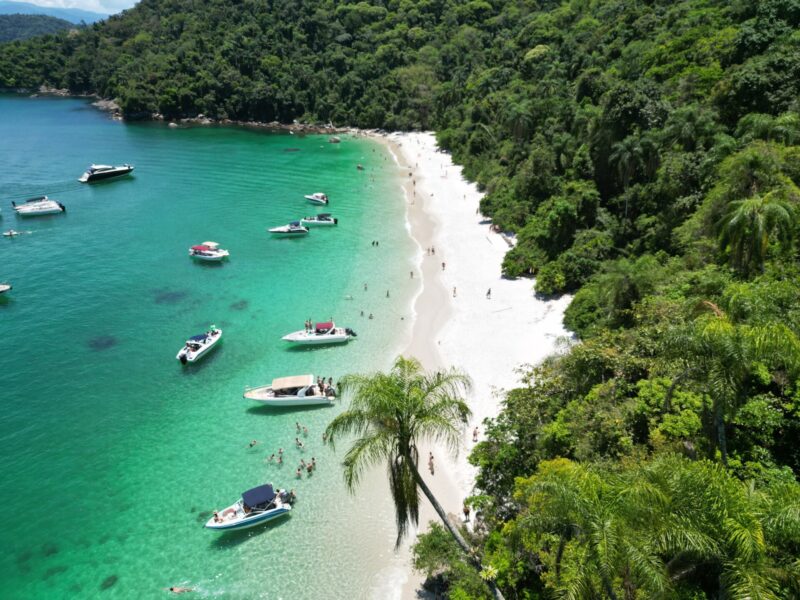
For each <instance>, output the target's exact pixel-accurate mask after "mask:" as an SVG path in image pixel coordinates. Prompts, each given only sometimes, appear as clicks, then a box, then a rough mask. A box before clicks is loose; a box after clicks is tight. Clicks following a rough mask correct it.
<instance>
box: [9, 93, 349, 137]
mask: <svg viewBox="0 0 800 600" xmlns="http://www.w3.org/2000/svg"><path fill="white" fill-rule="evenodd" d="M0 91H5V92H12V93H16V94H27V95H29V96H30V97H32V98H36V97H37V96H59V97H61V98H95V101H94V102H92V106H94V107H95V108H97V109H99V110H102V111H105V112H108V113H110V114H111V118H113V119H116V120H119V121H124V120H126V119H125V117H124V116H123V114H122V109H121V108H120V106H119V104H117V103H116V102H115V101H114V100H110V99H108V98H101V97H100V96H98V95H97V94H75V93H73V92H70V91H69V90H68V89H62V88H54V87H49V86H46V85H42V86H39V88H38V89H36V90H33V89H30V88H5V89H0ZM127 120H136V121H166V122H168V123H169V125H170V127H179V126H181V125H238V126H240V127H257V128H260V129H266V130H270V131H291V132H293V133H308V134H328V135H338V134H345V133H354V132H355V130H354V129H353V128H352V127H334V126H333V125H331V124H327V125H325V124H319V123H300V122H298V121H294V122H292V123H280V122H279V121H271V122H269V123H266V122H263V121H244V120H237V119H215V118H212V117H208V116H206V115H203V114H199V115H197V116H196V117H183V118H179V119H167V118H166V117H164V115H162V114H159V113H152V114H150V113H144V114H141V115H136V118H134V119H127Z"/></svg>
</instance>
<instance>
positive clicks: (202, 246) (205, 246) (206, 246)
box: [192, 244, 211, 251]
mask: <svg viewBox="0 0 800 600" xmlns="http://www.w3.org/2000/svg"><path fill="white" fill-rule="evenodd" d="M192 250H200V251H203V250H211V246H209V245H208V244H203V245H201V246H192Z"/></svg>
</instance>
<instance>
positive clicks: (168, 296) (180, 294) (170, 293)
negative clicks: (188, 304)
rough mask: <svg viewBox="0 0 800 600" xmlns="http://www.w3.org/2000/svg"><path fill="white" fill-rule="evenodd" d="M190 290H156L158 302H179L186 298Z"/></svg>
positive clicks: (156, 300)
mask: <svg viewBox="0 0 800 600" xmlns="http://www.w3.org/2000/svg"><path fill="white" fill-rule="evenodd" d="M188 295H189V292H186V291H181V290H161V291H157V292H156V296H155V302H156V304H177V303H178V302H180V301H182V300H184V299H186V297H187V296H188Z"/></svg>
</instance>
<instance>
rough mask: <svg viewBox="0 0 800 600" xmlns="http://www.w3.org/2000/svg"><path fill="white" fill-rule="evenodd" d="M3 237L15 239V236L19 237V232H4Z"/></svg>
mask: <svg viewBox="0 0 800 600" xmlns="http://www.w3.org/2000/svg"><path fill="white" fill-rule="evenodd" d="M3 235H4V236H5V237H14V236H15V235H19V231H16V230H14V229H9V230H8V231H4V232H3Z"/></svg>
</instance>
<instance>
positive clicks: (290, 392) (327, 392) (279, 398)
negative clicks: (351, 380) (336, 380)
mask: <svg viewBox="0 0 800 600" xmlns="http://www.w3.org/2000/svg"><path fill="white" fill-rule="evenodd" d="M244 397H245V398H247V399H248V400H255V401H256V402H261V403H262V404H265V405H266V406H279V407H287V406H318V405H330V404H333V400H334V399H335V398H336V391H335V390H334V388H333V387H332V386H329V385H326V384H325V383H322V384H320V383H318V382H316V381H314V376H313V375H294V376H292V377H278V378H277V379H273V380H272V383H271V384H270V385H264V386H261V387H256V388H247V389H246V390H245V391H244Z"/></svg>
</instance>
